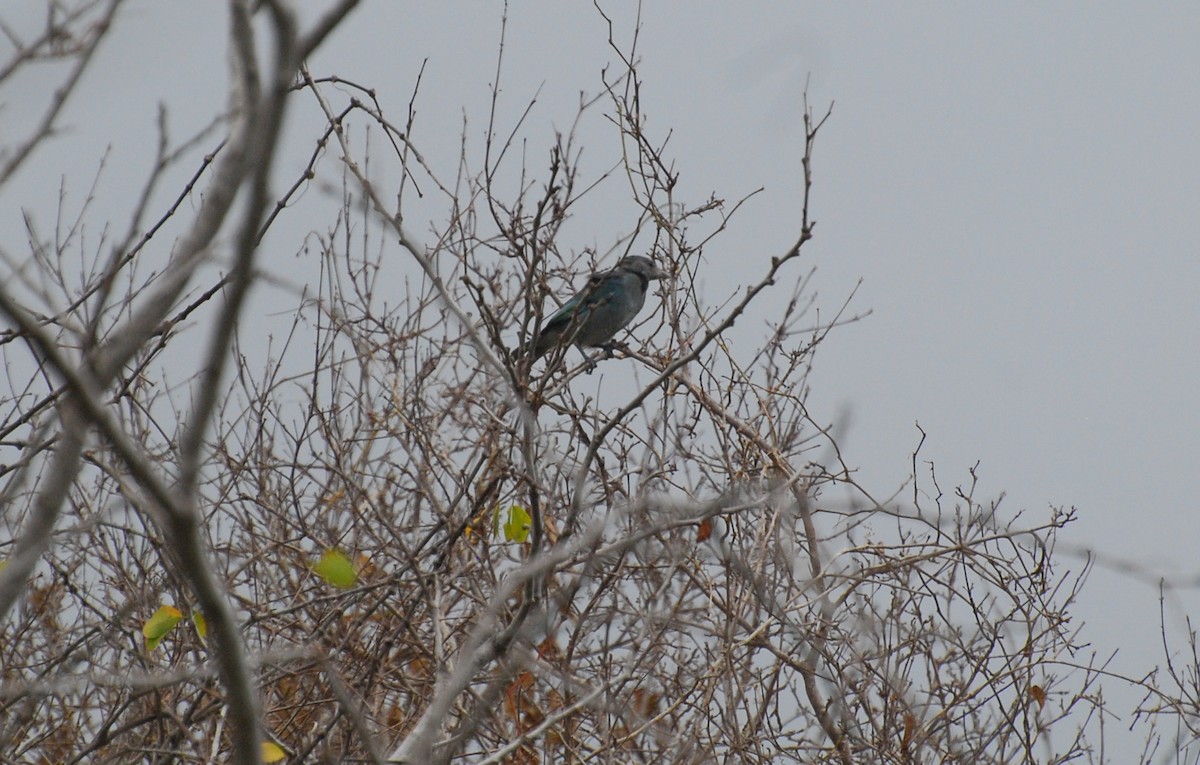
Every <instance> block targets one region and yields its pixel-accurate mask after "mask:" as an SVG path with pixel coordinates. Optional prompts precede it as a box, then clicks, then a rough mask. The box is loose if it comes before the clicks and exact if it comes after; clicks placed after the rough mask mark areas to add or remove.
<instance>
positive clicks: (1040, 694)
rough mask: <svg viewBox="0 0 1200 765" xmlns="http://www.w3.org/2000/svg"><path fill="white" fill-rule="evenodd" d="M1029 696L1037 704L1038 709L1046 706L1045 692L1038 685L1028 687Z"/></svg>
mask: <svg viewBox="0 0 1200 765" xmlns="http://www.w3.org/2000/svg"><path fill="white" fill-rule="evenodd" d="M1029 695H1030V696H1032V697H1033V700H1034V701H1036V702H1037V703H1038V709H1041V708H1042V707H1044V706H1046V691H1045V690H1043V689H1042V687H1041V686H1040V685H1031V686H1029Z"/></svg>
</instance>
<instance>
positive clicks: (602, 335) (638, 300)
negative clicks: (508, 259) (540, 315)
mask: <svg viewBox="0 0 1200 765" xmlns="http://www.w3.org/2000/svg"><path fill="white" fill-rule="evenodd" d="M666 276H667V274H666V272H664V271H660V270H659V269H658V268H657V267H656V266H655V265H654V263H653V262H652V261H651V260H650V259H649V258H644V257H642V256H641V255H629V256H628V257H624V258H621V261H620V262H619V263H617V265H616V266H614V267H613V268H612V269H610V270H608V271H602V272H600V273H598V274H592V277H591V278H590V279H588V283H587V286H586V287H584V288H583V289H582V290H580V292H579V293H578V294H577V295H575V297H573V298H571V299H570V300H568V301H567V302H566V304H564V305H563V307H562V308H560V309H558V312H557V313H555V314H554V315H553V316H551V317H550V320H549V321H547V322H546V326H544V327H542V331H541V333H540V334H539V335H538V339H537V344H536V345H534V347H533V358H534V359H539V358H541V357H542V356H544V355H545V354H547V353H549V352H550V351H551V350H552V349H554V348H557V347H559V346H565V345H570V344H574V345H577V346H579V349H580V352H583V348H584V347H585V346H586V347H590V348H597V347H605V348H609V349H610V350H611V347H610V346H609V345H608V342H609V341H610V340H612V338H613V335H615V334H617V332H619V331H621V329H623V328H624V327H625V325H626V324H628V323H629V322H631V321H633V317H635V316H637V314H638V311H640V310H642V305H643V304H644V303H645V302H646V291H647V290H648V289H649V288H650V282H651V281H652V280H654V279H663V278H666ZM584 355H585V356H586V355H587V354H586V353H585V354H584ZM590 361H591V360H590V359H589V362H590Z"/></svg>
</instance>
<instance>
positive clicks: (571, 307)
mask: <svg viewBox="0 0 1200 765" xmlns="http://www.w3.org/2000/svg"><path fill="white" fill-rule="evenodd" d="M607 280H608V274H594V275H593V276H592V277H591V278H590V279H588V284H587V286H586V287H584V288H583V289H582V290H580V291H579V292H578V293H577V294H576V295H575V296H574V297H572V298H571V299H570V300H568V301H567V302H565V303H563V306H562V308H559V309H558V310H557V311H555V312H554V315H553V316H551V317H550V319H549V320H548V321H547V322H546V326H545V327H543V328H542V334H546V333H547V332H550V331H554V330H558V329H563V328H565V327H566V326H567V325H568V324H570V323H571V321H572V320H575V321H582V320H583V319H584V318H586V317H587V315H588V313H589V312H590V311H591V310H592V309H593V308H596V307H597V306H601V305H604V304H605V303H608V302H610V301H611V300H612V294H611V292H610V291H609V290H605V289H604V288H603V287H604V282H605V281H607ZM577 317H578V318H577Z"/></svg>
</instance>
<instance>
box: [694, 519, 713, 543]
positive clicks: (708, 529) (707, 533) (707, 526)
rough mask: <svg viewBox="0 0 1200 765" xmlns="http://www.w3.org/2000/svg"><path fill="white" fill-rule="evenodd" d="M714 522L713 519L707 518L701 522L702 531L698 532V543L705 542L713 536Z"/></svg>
mask: <svg viewBox="0 0 1200 765" xmlns="http://www.w3.org/2000/svg"><path fill="white" fill-rule="evenodd" d="M712 531H713V522H712V518H705V519H704V520H702V521H700V529H699V530H698V531H697V532H696V541H697V542H703V541H705V540H707V539H708V538H709V537H711V536H712Z"/></svg>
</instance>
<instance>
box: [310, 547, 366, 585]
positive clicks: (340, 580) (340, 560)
mask: <svg viewBox="0 0 1200 765" xmlns="http://www.w3.org/2000/svg"><path fill="white" fill-rule="evenodd" d="M313 571H314V572H316V574H317V576H319V577H321V578H322V579H324V580H325V581H326V582H328V583H329V584H332V585H333V586H334V587H337V588H338V589H340V590H348V589H350V588H351V587H353V586H354V585H356V584H358V572H357V571H355V570H354V564H353V563H352V562H351V561H350V559H349V558H347V557H346V556H345V554H343V553H341V552H338V551H337V550H326V551H325V552H324V553H322V555H321V560H319V561H317V563H316V565H315V566H313Z"/></svg>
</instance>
